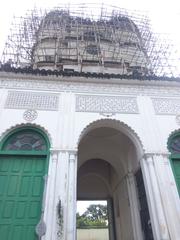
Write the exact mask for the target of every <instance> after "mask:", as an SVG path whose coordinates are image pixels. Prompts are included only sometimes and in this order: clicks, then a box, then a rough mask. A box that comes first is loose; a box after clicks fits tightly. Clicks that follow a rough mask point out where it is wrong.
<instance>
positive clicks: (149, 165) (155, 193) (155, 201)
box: [140, 154, 174, 240]
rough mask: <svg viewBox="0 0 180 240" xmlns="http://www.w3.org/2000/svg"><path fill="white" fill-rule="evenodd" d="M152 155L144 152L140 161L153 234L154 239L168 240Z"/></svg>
mask: <svg viewBox="0 0 180 240" xmlns="http://www.w3.org/2000/svg"><path fill="white" fill-rule="evenodd" d="M153 155H154V154H146V155H145V157H144V158H142V160H141V161H140V162H141V168H142V173H143V179H144V184H145V189H146V194H147V201H148V206H149V213H150V218H151V224H152V229H153V235H154V239H155V240H170V236H169V231H168V227H167V222H166V218H165V214H164V209H163V206H162V198H161V195H160V190H159V186H158V181H157V177H156V173H155V169H154V161H153ZM173 240H174V239H173Z"/></svg>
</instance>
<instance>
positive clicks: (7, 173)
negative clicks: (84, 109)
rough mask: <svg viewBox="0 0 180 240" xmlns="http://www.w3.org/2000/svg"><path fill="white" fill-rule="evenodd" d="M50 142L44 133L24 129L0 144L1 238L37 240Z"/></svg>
mask: <svg viewBox="0 0 180 240" xmlns="http://www.w3.org/2000/svg"><path fill="white" fill-rule="evenodd" d="M48 152H49V141H48V139H47V137H46V136H45V135H44V133H43V132H42V131H40V130H39V129H34V128H32V127H23V128H19V129H16V130H15V131H13V132H11V133H9V134H8V135H7V136H6V137H5V138H4V139H3V140H2V142H1V143H0V236H1V238H2V239H6V240H12V239H13V240H24V239H26V240H37V239H38V237H37V235H36V231H35V229H36V226H37V224H38V222H39V220H40V217H41V212H42V201H43V191H44V176H45V174H46V173H47V169H48Z"/></svg>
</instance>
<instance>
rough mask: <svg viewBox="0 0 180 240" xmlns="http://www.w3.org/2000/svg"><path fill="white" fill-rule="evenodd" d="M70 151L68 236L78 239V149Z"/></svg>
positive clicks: (69, 239)
mask: <svg viewBox="0 0 180 240" xmlns="http://www.w3.org/2000/svg"><path fill="white" fill-rule="evenodd" d="M68 153H69V170H68V172H69V174H68V194H67V223H66V228H67V235H66V236H67V238H66V240H75V239H76V185H77V157H76V151H68Z"/></svg>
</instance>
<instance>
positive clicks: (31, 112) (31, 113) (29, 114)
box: [23, 109, 38, 122]
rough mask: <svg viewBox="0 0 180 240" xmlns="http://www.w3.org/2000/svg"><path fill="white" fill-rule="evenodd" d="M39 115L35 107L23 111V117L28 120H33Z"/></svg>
mask: <svg viewBox="0 0 180 240" xmlns="http://www.w3.org/2000/svg"><path fill="white" fill-rule="evenodd" d="M37 117H38V112H37V111H36V110H35V109H27V110H26V111H24V113H23V118H24V120H26V121H27V122H32V121H34V120H35V119H36V118H37Z"/></svg>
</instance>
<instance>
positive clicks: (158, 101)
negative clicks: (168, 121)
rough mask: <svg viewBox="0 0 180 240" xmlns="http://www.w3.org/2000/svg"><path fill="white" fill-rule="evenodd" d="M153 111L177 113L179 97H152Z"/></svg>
mask: <svg viewBox="0 0 180 240" xmlns="http://www.w3.org/2000/svg"><path fill="white" fill-rule="evenodd" d="M152 102H153V107H154V110H155V113H156V114H158V115H177V114H179V113H180V98H152Z"/></svg>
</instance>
